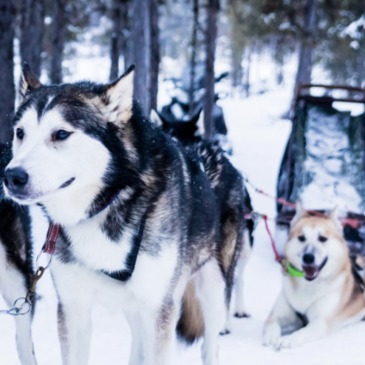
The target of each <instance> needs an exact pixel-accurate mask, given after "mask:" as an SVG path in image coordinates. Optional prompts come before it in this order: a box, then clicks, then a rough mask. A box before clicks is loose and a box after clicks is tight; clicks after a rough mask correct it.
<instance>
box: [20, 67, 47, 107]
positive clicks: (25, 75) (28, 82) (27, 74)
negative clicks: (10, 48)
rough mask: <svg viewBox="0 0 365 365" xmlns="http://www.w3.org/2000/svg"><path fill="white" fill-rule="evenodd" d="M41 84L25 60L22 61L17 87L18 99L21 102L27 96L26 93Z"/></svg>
mask: <svg viewBox="0 0 365 365" xmlns="http://www.w3.org/2000/svg"><path fill="white" fill-rule="evenodd" d="M41 86H42V84H41V83H40V81H39V80H38V79H37V77H36V76H35V75H34V74H33V72H32V70H31V69H30V66H29V64H28V63H27V62H24V64H23V68H22V77H21V80H20V87H19V100H20V102H23V101H24V100H25V99H26V98H27V94H28V93H29V92H31V91H32V90H34V89H38V88H40V87H41Z"/></svg>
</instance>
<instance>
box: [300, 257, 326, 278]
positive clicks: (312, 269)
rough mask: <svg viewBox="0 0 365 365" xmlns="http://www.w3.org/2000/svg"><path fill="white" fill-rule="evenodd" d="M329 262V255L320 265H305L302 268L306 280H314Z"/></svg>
mask: <svg viewBox="0 0 365 365" xmlns="http://www.w3.org/2000/svg"><path fill="white" fill-rule="evenodd" d="M326 263H327V257H326V258H325V259H324V260H323V261H322V263H321V264H320V265H319V266H318V265H313V264H311V265H303V266H302V269H303V272H304V277H305V279H306V280H308V281H312V280H314V279H315V278H316V277H317V276H318V275H319V273H320V272H321V270H322V269H323V268H324V266H325V265H326Z"/></svg>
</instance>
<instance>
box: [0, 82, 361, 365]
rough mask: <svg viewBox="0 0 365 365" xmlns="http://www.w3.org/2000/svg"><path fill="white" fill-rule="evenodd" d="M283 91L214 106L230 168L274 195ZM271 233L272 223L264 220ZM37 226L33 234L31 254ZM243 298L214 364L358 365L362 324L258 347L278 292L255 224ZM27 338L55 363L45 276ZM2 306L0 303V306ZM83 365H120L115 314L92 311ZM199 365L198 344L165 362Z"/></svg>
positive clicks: (276, 273)
mask: <svg viewBox="0 0 365 365" xmlns="http://www.w3.org/2000/svg"><path fill="white" fill-rule="evenodd" d="M289 98H290V89H289V88H283V89H277V90H273V91H270V92H268V93H266V94H263V95H257V96H252V97H251V98H250V99H246V100H243V99H226V100H223V101H222V102H221V104H222V106H223V108H224V112H225V115H226V118H227V122H228V127H229V131H230V137H231V140H232V141H233V145H234V158H233V160H234V163H235V164H236V166H237V167H238V168H240V169H241V170H242V171H243V172H244V173H245V174H246V175H247V176H248V178H249V179H250V181H251V182H252V183H254V184H255V185H256V186H258V187H259V188H261V189H263V190H265V191H266V192H268V193H269V194H272V195H274V194H275V183H276V176H277V171H278V166H279V163H280V160H281V157H282V153H283V149H284V146H285V143H286V140H287V137H288V134H289V132H290V122H289V121H287V120H283V119H281V116H282V115H283V114H284V112H285V111H286V109H287V107H288V105H289ZM249 190H250V193H251V198H252V200H253V205H254V209H255V210H257V211H259V212H263V213H266V214H268V216H269V217H274V215H275V209H274V202H273V201H272V200H270V199H268V198H267V197H265V196H262V195H258V194H257V193H255V192H253V191H252V189H251V188H250V187H249ZM270 224H271V227H272V229H273V228H274V227H273V222H272V221H271V222H270ZM44 234H45V227H44V226H41V227H40V228H39V231H38V232H37V234H36V237H37V242H36V244H37V247H38V248H37V250H39V249H40V247H41V245H42V240H43V237H44ZM245 280H246V286H245V300H246V303H247V309H248V311H249V313H250V314H251V318H249V319H235V318H234V319H233V321H232V333H231V334H230V335H227V336H223V337H221V338H220V364H221V365H242V364H247V365H289V364H290V365H291V364H293V363H295V364H296V365H344V364H351V365H364V364H365V322H362V323H359V324H357V325H354V326H352V327H349V328H345V329H342V330H340V331H338V332H337V333H334V334H332V335H331V336H328V337H327V338H324V339H322V340H320V341H317V342H315V343H311V344H308V345H305V346H303V347H300V348H296V349H290V350H282V351H280V352H275V351H273V350H272V349H269V348H265V347H263V346H262V345H261V332H262V326H263V322H264V320H265V318H266V316H267V315H268V312H269V311H270V309H271V307H272V305H273V302H274V300H275V297H276V295H277V293H278V291H279V290H280V282H281V281H280V270H279V266H278V264H276V262H275V261H274V258H273V253H272V251H271V247H270V243H269V238H268V236H267V233H266V231H265V229H264V227H263V223H262V222H260V223H259V224H258V226H257V228H256V231H255V246H254V249H253V252H252V256H251V259H250V262H249V264H248V266H247V270H246V272H245ZM39 294H40V295H41V299H40V300H39V302H38V304H37V309H36V314H35V318H34V325H33V337H34V343H35V351H36V356H37V358H38V364H39V365H59V364H61V359H60V350H59V343H58V338H57V326H56V299H55V293H54V289H53V287H52V283H51V280H50V275H49V273H46V275H45V276H44V278H42V280H41V281H40V283H39ZM3 307H5V303H4V302H3V301H2V300H0V309H2V308H3ZM93 319H94V323H93V324H94V325H93V335H92V345H91V360H90V365H104V364H127V362H128V357H129V346H130V342H131V336H130V332H129V329H128V327H127V324H126V321H125V320H124V318H123V316H122V315H121V314H120V315H117V316H115V315H111V314H109V313H108V312H106V311H105V310H104V309H103V308H102V307H99V306H96V308H95V312H94V317H93ZM0 364H1V365H16V364H19V362H18V359H17V353H16V348H15V331H14V323H13V318H11V317H7V316H5V315H3V316H1V317H0ZM196 364H201V360H200V343H197V344H196V345H194V346H192V347H185V346H183V345H181V346H179V347H178V350H177V354H176V361H175V362H174V364H173V365H196Z"/></svg>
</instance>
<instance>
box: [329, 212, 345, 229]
mask: <svg viewBox="0 0 365 365" xmlns="http://www.w3.org/2000/svg"><path fill="white" fill-rule="evenodd" d="M341 213H342V209H341V208H339V207H338V206H336V207H334V208H333V209H332V210H331V211H330V212H328V218H330V219H331V220H332V221H333V222H334V223H335V224H336V226H337V228H338V229H339V231H340V232H342V225H341V221H340V216H341Z"/></svg>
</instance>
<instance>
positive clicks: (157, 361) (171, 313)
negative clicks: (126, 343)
mask: <svg viewBox="0 0 365 365" xmlns="http://www.w3.org/2000/svg"><path fill="white" fill-rule="evenodd" d="M139 318H140V324H141V326H140V327H139V328H138V331H139V336H140V339H139V340H137V341H138V342H137V343H138V344H139V346H141V347H142V349H141V350H140V351H138V350H137V349H133V348H132V350H134V351H132V355H133V352H134V355H136V361H140V359H141V356H140V354H141V353H143V356H142V357H143V362H142V363H141V362H130V365H142V364H143V365H171V364H173V363H174V361H173V357H174V353H175V342H176V333H175V328H176V322H177V309H176V306H175V305H173V304H165V305H164V307H163V308H159V309H158V310H154V309H153V310H151V308H147V309H146V310H144V311H143V312H142V313H141V314H140V316H139ZM135 332H136V331H133V330H132V333H135ZM133 341H136V340H135V338H133Z"/></svg>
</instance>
